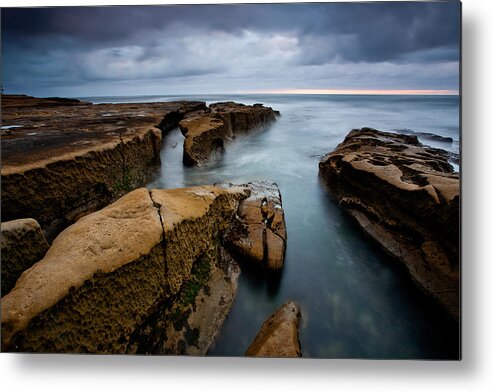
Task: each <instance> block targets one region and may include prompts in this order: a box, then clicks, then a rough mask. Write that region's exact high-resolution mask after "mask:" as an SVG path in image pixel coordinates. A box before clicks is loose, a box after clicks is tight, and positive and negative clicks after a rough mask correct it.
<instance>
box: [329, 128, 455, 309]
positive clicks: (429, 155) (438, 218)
mask: <svg viewBox="0 0 493 392" xmlns="http://www.w3.org/2000/svg"><path fill="white" fill-rule="evenodd" d="M447 159H448V154H447V153H446V152H445V151H443V150H437V149H434V148H430V147H425V146H423V145H421V143H419V142H418V139H417V137H416V136H410V135H398V134H394V133H386V132H380V131H377V130H374V129H369V128H363V129H359V130H353V131H351V132H350V133H349V134H348V135H347V136H346V138H345V140H344V141H343V142H342V143H341V144H340V145H339V146H338V147H337V148H336V149H335V150H334V151H333V152H331V153H329V154H328V155H326V156H325V157H324V158H323V159H322V160H321V162H320V164H319V168H320V174H321V176H322V177H323V178H324V179H325V180H326V182H327V185H328V187H329V189H330V190H331V191H332V192H333V194H334V195H335V197H336V198H337V201H338V203H339V205H341V206H342V207H343V208H344V209H345V210H346V211H347V212H348V213H349V215H351V216H352V217H353V218H354V219H355V220H356V222H357V223H358V224H359V226H360V227H361V228H362V229H363V230H364V231H365V232H366V233H367V234H368V235H369V236H370V237H372V238H373V239H375V240H376V241H377V242H378V243H379V244H380V245H381V246H382V248H383V249H384V250H385V251H387V252H388V253H389V254H390V255H392V256H394V257H395V258H397V259H398V260H400V261H401V262H402V263H404V265H405V266H406V268H407V269H408V271H409V273H410V275H411V277H412V278H413V280H414V281H415V282H416V283H417V284H418V286H419V287H420V288H421V289H423V290H424V292H426V293H427V294H429V295H430V296H431V297H432V298H434V299H435V300H436V301H437V302H438V303H439V304H440V305H442V306H443V307H444V309H445V310H446V311H447V312H448V313H449V314H450V315H451V316H453V317H454V318H455V319H458V317H459V263H460V260H459V255H460V249H459V244H460V238H459V230H460V222H459V205H460V195H459V174H458V173H454V172H453V168H452V166H451V165H450V164H449V162H448V161H447Z"/></svg>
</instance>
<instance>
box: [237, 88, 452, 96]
mask: <svg viewBox="0 0 493 392" xmlns="http://www.w3.org/2000/svg"><path fill="white" fill-rule="evenodd" d="M240 93H242V94H300V95H301V94H306V95H460V92H459V90H383V89H379V90H370V89H368V90H363V89H272V90H249V91H240Z"/></svg>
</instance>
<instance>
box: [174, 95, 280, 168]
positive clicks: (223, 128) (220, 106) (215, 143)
mask: <svg viewBox="0 0 493 392" xmlns="http://www.w3.org/2000/svg"><path fill="white" fill-rule="evenodd" d="M275 120H276V113H275V112H274V111H273V110H272V108H269V107H264V106H263V105H259V104H256V105H253V106H247V105H243V104H238V103H234V102H222V103H216V104H212V105H210V110H209V111H205V112H201V113H199V114H197V115H196V116H193V117H190V118H187V119H185V120H182V121H181V122H180V129H181V132H182V133H183V135H184V136H185V141H184V143H183V163H184V164H185V165H188V166H194V165H203V164H205V163H207V161H208V160H209V159H210V158H211V156H213V155H214V154H215V153H216V152H221V151H222V150H224V148H225V146H226V145H227V143H229V142H231V141H232V140H233V139H235V138H236V137H237V136H239V135H241V134H244V133H247V132H250V131H252V130H255V129H259V128H261V127H264V126H266V125H268V124H269V123H271V122H273V121H275Z"/></svg>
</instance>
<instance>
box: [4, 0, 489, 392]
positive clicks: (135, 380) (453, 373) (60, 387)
mask: <svg viewBox="0 0 493 392" xmlns="http://www.w3.org/2000/svg"><path fill="white" fill-rule="evenodd" d="M168 2H169V1H168ZM225 2H226V1H219V0H218V1H215V3H225ZM243 2H244V3H247V2H252V1H243ZM253 2H261V1H253ZM159 3H161V4H162V3H163V2H162V1H152V0H150V1H145V2H142V1H135V0H134V1H122V0H119V1H104V2H101V1H97V0H93V1H71V2H70V5H79V4H83V5H101V4H159ZM165 3H167V2H165ZM179 3H182V4H183V3H200V2H199V1H186V0H182V1H179ZM491 3H492V2H490V1H484V0H464V1H463V87H464V88H463V103H464V106H463V109H464V111H463V153H462V160H463V166H462V175H463V191H462V197H463V226H462V233H463V260H462V262H463V360H462V361H461V362H426V361H355V360H314V359H306V360H301V361H300V360H284V361H281V360H252V359H250V360H248V359H242V358H207V359H202V358H183V357H174V358H169V357H167V358H164V357H152V358H151V357H132V356H127V357H118V356H84V355H58V356H57V355H16V354H0V375H1V377H0V388H1V389H2V390H4V391H11V390H15V391H16V392H17V391H43V390H48V391H50V392H52V391H81V392H82V391H84V392H88V391H89V392H93V391H94V392H95V391H100V390H101V391H108V392H111V391H118V392H123V391H132V392H134V391H138V392H144V391H145V392H151V391H152V392H154V391H161V390H162V391H166V390H170V391H188V390H190V391H207V390H213V391H226V390H227V391H232V390H233V391H237V390H239V391H255V390H257V389H260V390H264V389H269V390H271V391H278V390H282V391H298V392H299V391H302V392H304V391H312V390H313V391H318V390H321V391H322V390H327V391H337V392H339V391H344V392H346V391H365V392H371V391H378V392H386V391H392V392H396V391H399V392H401V391H402V392H406V391H412V392H421V391H447V392H453V391H460V392H465V391H467V392H475V391H478V392H479V391H481V392H483V391H488V390H491V388H492V385H493V366H492V363H491V362H492V359H493V358H492V355H491V353H492V352H493V345H492V341H493V339H492V335H493V322H492V320H493V316H492V315H493V305H492V301H493V290H492V288H493V282H492V280H493V253H492V249H491V245H490V244H492V243H493V241H492V239H491V237H492V236H491V234H490V233H491V232H492V231H493V225H492V222H493V216H492V203H493V198H492V195H493V193H492V190H493V187H492V185H491V184H492V181H491V180H492V175H491V169H490V167H491V162H490V159H489V158H490V156H491V152H490V150H491V148H492V146H493V140H492V137H493V126H492V124H493V121H492V118H491V113H492V109H491V107H492V104H491V102H492V97H491V92H492V91H493V89H492V87H493V85H492V76H491V73H492V70H493V63H492V45H491V42H492V41H491V40H492V39H493V34H492V32H493V21H492V20H491V17H492V16H493V14H492V13H491V12H489V11H491V8H492V7H491ZM42 5H45V6H46V5H68V3H67V2H66V1H32V0H31V1H25V0H17V1H15V2H14V1H11V0H9V1H8V2H2V7H4V6H42Z"/></svg>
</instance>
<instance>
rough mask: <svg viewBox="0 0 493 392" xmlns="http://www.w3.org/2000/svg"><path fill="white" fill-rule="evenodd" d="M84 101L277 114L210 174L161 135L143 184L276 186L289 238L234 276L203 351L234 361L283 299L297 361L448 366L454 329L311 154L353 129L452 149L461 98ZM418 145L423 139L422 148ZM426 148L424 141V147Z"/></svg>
mask: <svg viewBox="0 0 493 392" xmlns="http://www.w3.org/2000/svg"><path fill="white" fill-rule="evenodd" d="M89 99H90V100H91V101H93V102H149V101H161V100H176V99H198V100H204V101H206V102H207V103H212V102H217V101H225V100H233V101H236V102H243V103H246V104H252V103H255V102H262V103H264V104H265V105H267V106H272V107H273V108H274V109H276V110H279V111H280V112H281V117H280V118H279V119H278V121H277V123H275V124H274V125H272V126H270V127H269V128H268V129H266V130H265V131H263V132H257V133H253V134H250V135H248V136H244V137H242V139H241V140H238V141H236V142H235V143H233V144H231V145H229V146H227V150H226V153H225V154H224V155H223V156H222V158H221V159H219V160H218V161H216V162H214V163H213V164H211V165H210V166H208V167H203V168H185V167H183V165H182V163H181V162H182V161H181V159H182V142H183V136H182V135H181V133H180V132H179V130H178V129H175V130H173V131H171V132H170V133H169V134H168V135H167V136H166V138H165V141H164V145H163V149H162V152H161V159H162V168H161V170H160V172H159V173H156V176H155V177H154V179H153V180H152V181H151V183H149V184H148V187H160V188H175V187H184V186H192V185H199V184H211V183H214V182H218V181H224V180H229V181H232V182H240V183H241V182H247V181H250V180H254V179H268V180H272V181H275V182H276V183H277V184H278V185H279V188H280V190H281V193H282V198H283V206H284V210H285V215H286V224H287V231H288V242H287V251H286V259H285V267H284V270H283V271H282V273H281V274H280V275H272V276H267V275H265V273H263V272H261V271H255V270H251V269H249V268H247V267H245V266H244V267H243V268H242V274H241V276H240V281H239V288H238V295H237V298H236V300H235V304H234V306H233V309H232V311H231V313H230V315H229V317H228V319H227V320H226V322H225V324H224V326H223V328H222V330H221V332H220V334H219V336H218V339H217V341H216V343H215V345H214V347H213V348H212V349H211V350H210V351H209V353H208V354H209V355H215V356H218V355H221V356H223V355H235V356H236V355H244V353H245V351H246V349H247V348H248V346H249V344H250V343H251V341H252V340H253V338H254V337H255V335H256V333H257V332H258V330H259V328H260V326H261V324H262V322H263V321H264V320H265V318H267V316H268V315H269V314H270V313H272V312H273V311H274V310H275V309H276V308H277V307H279V306H280V305H281V304H282V303H284V302H286V301H288V300H294V301H296V302H297V303H298V304H299V305H300V306H301V309H302V326H301V330H300V341H301V346H302V352H303V356H304V357H324V358H413V359H421V358H427V359H442V358H448V359H452V358H458V356H459V345H460V343H459V342H460V337H459V328H458V326H457V324H456V323H455V322H453V321H452V320H450V319H448V318H447V317H446V316H445V315H443V314H442V313H441V312H440V311H439V310H438V309H436V308H435V307H434V306H431V305H430V304H428V301H427V300H426V298H424V296H423V295H422V294H421V293H420V292H419V291H418V290H417V289H416V288H415V286H414V285H413V283H412V282H411V280H410V278H409V277H408V275H407V274H406V272H405V271H404V270H403V268H401V266H400V265H399V264H398V263H396V262H395V261H394V260H392V259H389V258H388V257H387V256H386V255H385V254H384V253H383V252H382V251H380V249H379V248H378V247H377V246H375V245H374V244H373V243H372V242H371V241H369V240H368V239H367V238H366V237H365V236H364V235H362V234H361V231H360V230H359V228H358V227H357V226H356V225H355V224H354V223H353V221H352V220H351V219H350V218H349V217H348V216H346V215H345V214H344V213H343V211H341V209H340V208H339V207H338V206H337V205H336V204H335V203H334V202H333V201H332V199H331V198H330V195H329V194H328V193H327V192H326V191H325V189H324V187H323V184H322V183H321V182H320V180H319V177H318V162H319V160H320V158H321V157H322V156H323V155H325V154H326V153H328V152H329V151H331V150H332V149H334V148H335V147H336V145H337V144H338V143H340V142H341V141H342V140H343V139H344V137H345V135H346V134H347V133H348V132H349V131H350V130H351V129H352V128H361V127H364V126H368V127H373V128H377V129H380V130H387V131H391V130H395V129H411V130H414V131H418V132H431V133H435V134H438V135H441V136H449V137H452V138H453V139H454V143H452V144H446V143H437V142H434V143H433V145H434V146H437V147H440V148H444V149H447V150H450V151H452V152H456V153H457V152H459V98H458V97H420V96H419V97H416V96H413V97H411V96H299V95H296V96H294V95H293V96H289V95H288V96H286V95H260V96H251V95H242V96H163V97H104V98H89ZM423 142H425V143H428V142H427V141H424V140H423ZM428 144H429V143H428Z"/></svg>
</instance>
